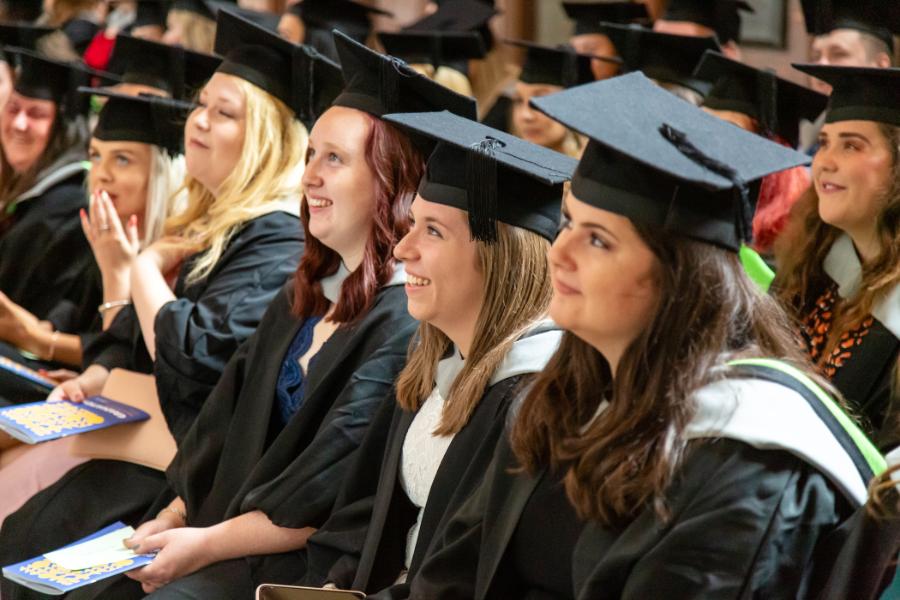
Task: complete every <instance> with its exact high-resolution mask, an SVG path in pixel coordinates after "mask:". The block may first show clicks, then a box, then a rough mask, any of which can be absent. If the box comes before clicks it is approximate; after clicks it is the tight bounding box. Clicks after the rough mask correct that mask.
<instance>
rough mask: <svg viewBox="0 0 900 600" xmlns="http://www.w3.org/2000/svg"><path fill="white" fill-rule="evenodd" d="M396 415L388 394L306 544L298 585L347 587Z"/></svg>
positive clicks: (357, 556) (376, 489)
mask: <svg viewBox="0 0 900 600" xmlns="http://www.w3.org/2000/svg"><path fill="white" fill-rule="evenodd" d="M399 412H400V408H399V407H398V406H397V400H396V397H395V396H394V394H391V395H389V396H387V397H386V398H385V399H384V401H383V402H382V405H381V407H380V408H379V409H378V412H377V414H376V415H375V418H374V419H372V423H371V425H370V426H369V430H368V432H367V433H366V437H365V438H364V439H363V442H362V444H361V445H360V447H359V451H358V452H357V453H356V454H355V458H354V459H353V463H352V465H351V467H350V469H349V470H348V473H347V476H346V478H345V479H344V485H343V486H342V487H341V491H340V492H339V493H338V496H337V500H336V501H335V510H334V511H333V512H332V513H331V516H329V517H328V521H326V522H325V524H324V525H323V526H322V527H321V528H320V529H319V530H318V531H317V532H316V533H314V534H313V535H312V536H311V537H310V538H309V540H308V541H307V545H306V556H307V571H306V575H305V577H304V579H303V582H302V583H303V585H307V586H322V585H324V584H325V583H328V582H332V583H334V584H335V585H336V586H337V587H339V588H342V589H347V588H349V587H350V586H351V585H352V583H353V578H354V576H355V575H356V570H357V567H358V565H359V558H360V555H361V554H362V548H363V544H364V543H365V541H366V535H367V533H368V531H369V522H370V521H371V520H372V512H373V510H374V508H375V496H376V494H377V491H378V483H379V480H380V479H381V476H382V464H383V462H384V460H385V450H386V448H387V445H388V440H389V439H390V438H391V437H392V435H393V432H394V428H393V427H392V422H394V421H396V417H397V414H398V413H399Z"/></svg>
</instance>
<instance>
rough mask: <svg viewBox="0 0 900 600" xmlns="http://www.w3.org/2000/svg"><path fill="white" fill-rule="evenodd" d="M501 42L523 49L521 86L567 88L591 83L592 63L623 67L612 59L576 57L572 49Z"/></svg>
mask: <svg viewBox="0 0 900 600" xmlns="http://www.w3.org/2000/svg"><path fill="white" fill-rule="evenodd" d="M504 43H506V44H512V45H513V46H518V47H520V48H524V49H525V62H524V64H523V65H522V72H521V73H520V75H519V80H520V81H522V82H524V83H542V84H546V85H557V86H560V87H564V88H569V87H573V86H576V85H579V84H582V83H588V82H590V81H594V73H593V71H591V61H592V60H602V61H604V62H609V63H613V64H617V65H620V64H622V60H621V59H619V58H615V57H608V56H594V55H591V54H578V53H577V52H575V50H573V49H572V47H571V46H559V47H557V48H553V47H551V46H541V45H540V44H534V43H531V42H524V41H517V40H505V42H504Z"/></svg>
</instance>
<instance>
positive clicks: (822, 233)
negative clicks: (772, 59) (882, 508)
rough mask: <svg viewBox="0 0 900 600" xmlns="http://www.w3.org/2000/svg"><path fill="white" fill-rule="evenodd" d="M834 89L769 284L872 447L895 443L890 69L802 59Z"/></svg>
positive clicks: (897, 335) (899, 148)
mask: <svg viewBox="0 0 900 600" xmlns="http://www.w3.org/2000/svg"><path fill="white" fill-rule="evenodd" d="M799 68H800V69H801V70H803V71H806V72H807V73H810V74H811V75H813V76H814V77H818V78H820V79H822V80H823V81H825V82H827V83H828V84H830V85H832V86H833V87H834V91H833V93H832V97H831V104H830V105H829V106H830V108H829V111H828V113H827V116H826V123H825V125H824V126H823V127H822V132H821V134H820V136H819V151H818V152H817V153H816V155H815V157H814V159H813V168H812V174H813V183H814V189H813V191H812V192H811V193H810V194H809V195H808V196H807V197H806V198H805V199H804V200H802V201H801V202H800V203H799V204H798V205H797V207H796V209H795V210H794V215H793V220H794V223H793V224H792V228H791V230H789V231H788V232H787V234H786V235H785V240H784V243H783V244H780V245H779V246H780V247H778V248H777V249H778V252H777V256H778V260H779V271H778V276H777V278H776V280H775V284H774V285H775V287H776V289H777V290H778V296H779V298H780V300H781V301H782V303H783V304H784V306H785V307H787V308H788V310H789V311H790V312H791V313H792V315H793V316H794V317H795V318H796V319H797V321H798V322H799V330H800V333H801V334H802V335H803V339H804V341H805V343H806V347H807V351H808V352H809V356H810V358H811V359H812V360H813V361H814V362H815V363H816V364H817V365H818V367H819V368H820V369H821V371H822V373H823V374H824V375H826V376H827V377H828V378H829V379H831V381H832V382H834V384H835V385H836V386H837V387H838V388H839V389H840V390H841V392H843V394H844V395H845V396H846V397H847V399H848V400H849V401H850V402H851V405H852V407H853V408H854V410H855V411H856V412H857V414H858V415H859V416H860V417H861V418H862V419H863V422H864V423H865V426H866V428H867V429H868V431H869V432H870V433H872V434H874V435H876V436H877V439H878V441H879V443H880V444H881V445H882V446H885V447H890V446H893V445H896V443H897V442H900V420H898V418H900V415H898V413H897V410H898V408H900V406H898V403H900V111H898V109H897V106H896V102H895V100H894V98H895V94H896V93H897V87H898V81H900V79H898V78H900V74H898V73H900V71H898V70H897V69H866V68H860V67H825V66H816V65H802V66H800V67H799Z"/></svg>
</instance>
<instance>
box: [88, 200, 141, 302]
mask: <svg viewBox="0 0 900 600" xmlns="http://www.w3.org/2000/svg"><path fill="white" fill-rule="evenodd" d="M81 228H82V230H83V231H84V235H85V237H87V239H88V243H90V245H91V250H92V251H93V252H94V258H95V259H96V260H97V266H99V267H100V272H101V273H102V274H103V285H104V287H107V286H114V287H115V292H114V294H113V295H115V296H116V298H127V297H128V296H129V289H128V286H129V285H130V274H131V261H132V260H133V259H134V257H135V256H137V254H138V250H139V249H140V239H139V236H138V228H137V217H136V216H134V215H132V216H131V218H129V219H128V223H127V224H126V225H125V227H123V226H122V222H121V221H120V219H119V215H118V214H117V213H116V209H115V207H114V206H113V203H112V201H111V200H110V199H109V194H107V193H106V192H105V191H101V192H98V193H95V194H93V196H92V197H91V204H90V216H88V215H87V214H86V213H85V211H84V210H82V211H81ZM123 286H124V287H123Z"/></svg>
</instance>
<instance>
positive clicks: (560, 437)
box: [511, 226, 804, 526]
mask: <svg viewBox="0 0 900 600" xmlns="http://www.w3.org/2000/svg"><path fill="white" fill-rule="evenodd" d="M637 230H638V233H639V234H640V236H641V238H642V239H643V241H644V243H645V244H647V246H648V247H649V248H650V249H651V250H652V252H653V253H654V255H655V256H656V257H657V259H658V266H657V274H656V277H657V280H658V289H659V305H658V307H657V308H656V311H655V314H654V316H653V317H652V319H651V321H650V323H649V324H648V325H647V327H646V328H645V329H644V330H643V331H642V332H641V333H640V335H639V336H638V337H637V338H636V339H635V340H634V341H633V342H632V343H631V344H630V346H629V347H628V348H627V349H626V351H625V353H624V355H623V357H622V359H621V361H620V363H619V367H618V371H617V372H616V373H615V378H613V376H612V375H613V374H612V373H611V372H610V367H609V364H608V363H607V361H606V360H605V359H604V358H603V356H602V355H601V354H600V353H599V352H598V351H597V350H596V349H594V348H593V347H591V346H590V345H588V344H587V343H586V342H584V341H582V340H581V339H579V338H577V337H575V335H573V334H571V333H566V335H565V336H564V338H563V342H562V344H561V346H560V349H559V350H558V352H557V353H556V354H555V355H554V357H553V358H552V359H551V361H550V363H549V364H548V365H547V367H546V368H545V369H544V372H543V374H542V375H540V376H539V377H538V379H537V381H536V382H535V384H534V386H533V387H532V389H531V390H530V392H529V394H528V395H527V397H526V399H525V401H524V403H523V406H522V409H521V412H520V414H519V417H518V419H517V421H516V424H515V425H514V427H513V431H512V434H511V444H512V448H513V450H514V452H515V454H516V456H517V458H518V460H519V462H520V464H521V465H522V466H523V467H524V468H525V469H526V470H527V471H529V472H532V473H533V472H535V471H536V470H537V469H539V468H541V467H543V466H547V465H549V466H551V467H554V468H557V467H559V468H565V469H566V475H565V486H566V492H567V494H568V496H569V499H570V501H571V502H572V504H573V506H574V507H575V508H576V510H577V511H578V513H579V515H581V516H582V517H583V518H588V519H592V520H596V521H598V522H600V523H601V524H603V525H605V526H615V525H618V524H622V523H624V522H627V521H628V520H630V519H631V518H633V517H634V516H635V515H636V514H637V513H638V512H639V511H641V510H642V509H643V508H644V506H645V505H646V504H647V503H648V502H649V503H652V505H653V507H654V509H655V511H656V513H657V514H658V515H659V517H660V518H662V519H666V518H667V516H668V515H667V510H666V502H665V494H666V490H667V488H668V486H669V483H670V481H671V480H672V477H673V474H674V473H675V471H676V470H677V469H678V467H679V465H680V464H681V462H682V459H683V457H684V454H685V450H686V447H687V441H686V440H685V438H684V436H683V435H682V434H683V432H684V430H685V427H686V426H687V425H688V423H689V422H690V419H691V418H692V416H693V415H694V412H695V406H694V403H693V402H692V393H693V392H694V391H695V390H697V389H698V388H700V387H702V386H703V385H705V384H707V383H709V382H710V381H713V380H714V379H716V378H718V377H724V376H725V374H724V373H723V372H722V371H717V370H715V368H716V367H717V366H720V365H722V362H723V360H724V359H726V358H730V357H734V356H741V355H757V356H766V357H772V358H783V359H788V360H791V361H792V362H794V363H795V364H798V365H802V364H803V362H804V357H803V355H802V353H801V352H800V351H799V349H798V347H797V345H796V342H795V340H794V337H793V336H792V335H791V333H790V330H789V328H788V322H787V319H786V317H785V315H784V312H783V311H782V310H781V309H780V308H779V307H778V305H777V304H776V303H775V301H774V300H773V299H771V298H769V297H767V296H765V295H763V294H762V293H761V292H760V291H759V290H758V289H757V288H756V287H755V285H754V284H753V283H752V282H751V281H750V280H749V279H748V278H747V277H746V275H744V273H743V270H742V268H741V264H740V261H739V259H738V257H737V255H736V254H734V253H732V252H728V251H726V250H723V249H719V248H716V247H713V246H711V245H709V244H705V243H700V242H697V241H692V240H689V239H687V238H684V237H681V236H677V235H673V234H671V233H667V232H663V231H658V230H650V229H648V228H644V227H643V226H638V227H637ZM604 397H605V398H607V399H608V400H609V402H610V403H609V406H608V407H607V408H606V409H605V411H604V413H603V417H602V418H596V419H593V421H592V420H591V419H592V417H593V415H595V414H596V411H597V410H598V405H599V403H600V401H601V399H602V398H604Z"/></svg>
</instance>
